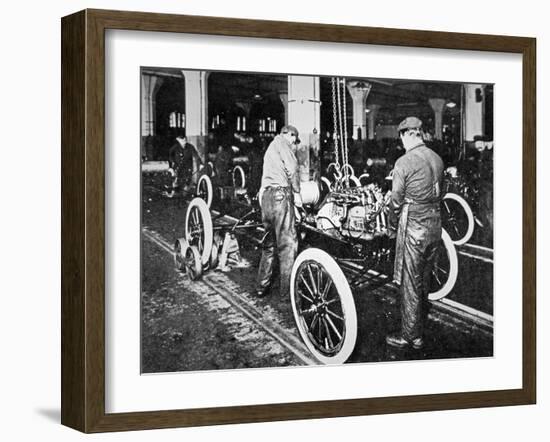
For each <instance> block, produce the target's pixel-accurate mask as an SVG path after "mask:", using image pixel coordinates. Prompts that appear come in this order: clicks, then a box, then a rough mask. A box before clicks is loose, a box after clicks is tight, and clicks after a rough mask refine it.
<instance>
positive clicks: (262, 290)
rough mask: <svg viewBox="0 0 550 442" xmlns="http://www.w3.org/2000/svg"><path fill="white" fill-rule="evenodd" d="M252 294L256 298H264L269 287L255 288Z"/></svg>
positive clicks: (267, 293)
mask: <svg viewBox="0 0 550 442" xmlns="http://www.w3.org/2000/svg"><path fill="white" fill-rule="evenodd" d="M254 294H255V295H256V298H265V297H266V296H267V295H269V287H263V288H257V289H256V291H255V293H254Z"/></svg>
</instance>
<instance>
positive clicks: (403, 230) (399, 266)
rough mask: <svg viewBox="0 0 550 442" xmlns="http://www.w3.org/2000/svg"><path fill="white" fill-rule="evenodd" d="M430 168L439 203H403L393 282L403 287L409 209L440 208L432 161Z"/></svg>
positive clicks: (438, 189)
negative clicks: (414, 206) (416, 207)
mask: <svg viewBox="0 0 550 442" xmlns="http://www.w3.org/2000/svg"><path fill="white" fill-rule="evenodd" d="M411 153H412V154H415V152H411ZM427 163H428V166H429V168H430V172H431V175H432V186H433V195H434V198H437V200H438V202H426V203H417V202H415V201H414V200H412V199H411V198H406V197H405V201H404V203H403V206H402V208H401V215H400V217H399V225H398V228H397V238H396V245H395V262H394V266H393V281H394V282H395V283H396V284H398V285H401V281H402V279H403V262H404V258H405V252H404V250H405V238H406V236H407V224H408V219H409V208H410V206H411V205H416V206H434V207H436V208H437V207H439V204H440V203H439V198H440V193H441V190H440V188H439V181H438V180H437V178H436V176H435V170H434V167H433V165H432V163H431V162H430V161H427Z"/></svg>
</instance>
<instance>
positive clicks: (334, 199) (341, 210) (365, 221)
mask: <svg viewBox="0 0 550 442" xmlns="http://www.w3.org/2000/svg"><path fill="white" fill-rule="evenodd" d="M390 196H391V192H390V191H388V192H386V193H385V194H384V193H383V192H382V190H381V189H380V187H378V186H377V185H376V184H369V185H368V186H363V187H350V188H347V189H341V190H337V191H332V192H330V193H329V194H328V195H327V197H326V198H325V200H324V201H323V203H322V205H321V207H320V209H319V211H318V212H317V215H316V217H315V220H316V225H317V228H318V229H321V230H325V231H330V230H334V229H336V230H337V231H338V232H339V233H340V234H342V235H345V236H351V237H355V238H363V239H370V238H372V237H373V236H374V235H376V234H382V233H385V231H386V229H387V225H388V222H387V213H388V204H389V201H390Z"/></svg>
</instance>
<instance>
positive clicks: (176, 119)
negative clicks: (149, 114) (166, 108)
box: [169, 112, 185, 128]
mask: <svg viewBox="0 0 550 442" xmlns="http://www.w3.org/2000/svg"><path fill="white" fill-rule="evenodd" d="M169 125H170V127H171V128H178V127H180V128H185V114H183V113H181V112H172V113H171V114H170V123H169Z"/></svg>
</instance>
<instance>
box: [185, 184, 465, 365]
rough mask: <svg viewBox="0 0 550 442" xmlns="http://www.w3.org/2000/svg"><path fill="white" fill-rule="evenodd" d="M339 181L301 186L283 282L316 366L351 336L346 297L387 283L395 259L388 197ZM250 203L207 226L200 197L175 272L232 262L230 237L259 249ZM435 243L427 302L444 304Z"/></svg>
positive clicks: (449, 268) (447, 255)
mask: <svg viewBox="0 0 550 442" xmlns="http://www.w3.org/2000/svg"><path fill="white" fill-rule="evenodd" d="M342 176H343V179H341V180H337V182H336V183H335V184H334V185H333V186H331V187H332V188H328V186H326V185H325V184H322V185H320V186H318V185H317V184H316V183H313V182H310V183H308V184H309V185H308V186H303V187H306V194H308V195H307V196H306V197H305V198H304V202H305V203H306V204H305V205H304V207H305V209H301V210H300V211H297V230H298V236H299V247H300V251H299V254H298V256H297V258H296V261H295V262H294V265H293V268H292V273H291V281H290V300H291V305H292V310H293V314H294V319H295V321H296V325H297V327H298V331H299V333H300V336H301V338H302V340H303V341H304V343H305V345H306V346H307V348H308V349H309V351H310V352H311V353H312V355H313V356H314V357H315V358H316V359H317V360H318V361H320V362H321V363H324V364H341V363H344V362H345V361H346V360H347V359H348V358H349V356H350V355H351V353H352V352H353V350H354V348H355V345H356V340H357V329H358V324H357V312H356V308H355V302H354V298H353V296H354V295H353V293H354V291H355V289H356V288H358V287H359V286H362V287H364V288H366V289H367V290H368V291H369V292H372V290H375V289H376V288H378V287H380V286H383V285H386V284H388V283H390V282H391V280H392V278H391V276H388V275H393V262H394V258H395V254H394V251H395V239H394V238H392V237H391V235H389V234H388V232H389V230H388V228H387V212H388V194H386V195H383V194H382V192H381V191H380V189H379V188H378V187H377V186H375V185H369V186H363V187H349V185H347V183H346V179H345V176H344V175H342ZM315 189H317V190H315ZM258 200H261V194H260V195H259V198H253V199H252V200H251V199H250V198H247V201H252V205H248V209H249V210H248V211H246V213H245V214H244V215H243V216H241V217H239V218H232V221H231V222H229V223H228V222H227V217H224V216H223V215H222V214H216V215H215V217H214V219H213V218H212V215H211V213H210V211H209V208H208V206H207V204H206V203H205V202H204V201H203V200H202V199H201V198H195V199H193V200H192V201H191V203H190V205H189V207H188V209H187V213H186V221H185V238H180V239H178V240H177V241H176V244H175V250H174V252H175V253H174V256H175V263H176V268H177V269H179V270H186V271H187V274H188V275H189V277H190V278H191V279H197V278H198V277H200V276H201V274H202V272H203V271H205V270H208V269H213V268H215V267H216V266H218V264H220V266H221V267H222V268H223V267H225V266H226V262H227V261H228V259H229V258H231V256H232V254H233V255H235V256H236V257H237V259H236V261H238V256H239V247H238V242H237V239H236V234H237V233H245V234H246V235H247V236H248V237H250V236H253V237H254V238H255V240H256V242H258V243H262V242H263V240H264V239H265V235H266V234H265V232H264V231H263V227H262V223H261V210H260V208H259V204H258ZM243 205H244V204H243ZM222 220H223V222H222ZM258 234H261V237H260V238H258ZM441 240H442V247H440V253H439V256H438V259H437V260H436V264H435V266H434V269H433V271H432V286H431V287H430V293H429V295H428V298H429V299H430V300H431V301H434V300H438V299H441V298H443V297H445V296H446V295H447V294H448V293H449V292H450V291H451V290H452V288H453V287H454V284H455V282H456V279H457V274H458V262H457V254H456V249H455V246H454V244H453V242H452V240H451V238H450V237H449V235H448V234H447V232H446V231H445V230H443V232H442V238H441ZM327 251H330V254H329V253H328V252H327Z"/></svg>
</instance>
